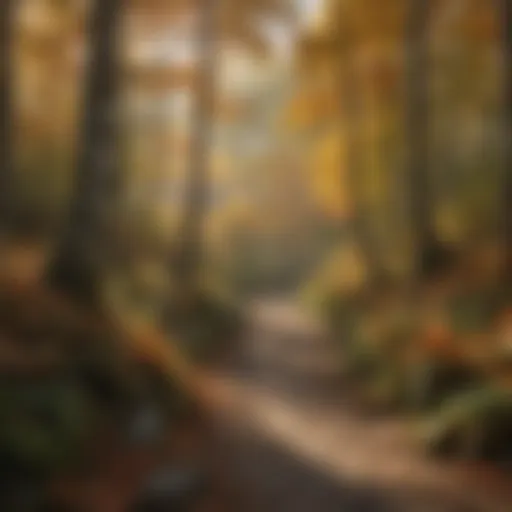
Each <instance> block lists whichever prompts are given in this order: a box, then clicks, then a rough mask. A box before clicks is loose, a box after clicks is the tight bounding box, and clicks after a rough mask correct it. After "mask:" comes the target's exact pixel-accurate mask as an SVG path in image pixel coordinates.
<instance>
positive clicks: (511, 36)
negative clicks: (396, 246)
mask: <svg viewBox="0 0 512 512" xmlns="http://www.w3.org/2000/svg"><path fill="white" fill-rule="evenodd" d="M500 2H501V5H502V9H501V11H502V12H501V17H502V19H503V53H504V57H505V58H504V68H503V69H504V70H503V73H504V100H505V101H504V110H505V133H506V137H505V146H504V150H505V155H504V157H505V158H504V164H505V173H504V176H505V180H504V184H503V200H504V214H505V218H504V248H505V249H504V250H505V279H506V282H507V284H508V285H509V286H510V285H512V2H511V1H510V0H500Z"/></svg>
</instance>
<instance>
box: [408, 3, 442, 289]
mask: <svg viewBox="0 0 512 512" xmlns="http://www.w3.org/2000/svg"><path fill="white" fill-rule="evenodd" d="M408 3H409V12H408V18H407V35H406V45H407V48H406V51H407V55H406V59H407V60H406V75H407V92H406V95H407V98H406V101H407V106H406V116H407V122H406V130H407V131H406V141H407V153H408V162H407V176H408V180H409V201H410V205H411V208H410V212H411V223H412V229H413V231H414V233H413V244H414V261H413V273H414V277H415V279H416V280H421V279H422V278H423V277H424V275H425V271H426V266H428V265H427V260H428V259H429V253H430V252H431V250H432V247H433V246H434V245H435V243H436V242H435V234H434V231H433V229H432V218H431V213H432V212H431V207H432V204H431V202H432V197H431V190H430V183H429V179H428V170H429V133H428V108H429V106H428V80H427V78H428V35H427V32H428V30H427V28H428V18H429V7H430V6H429V3H430V0H409V2H408Z"/></svg>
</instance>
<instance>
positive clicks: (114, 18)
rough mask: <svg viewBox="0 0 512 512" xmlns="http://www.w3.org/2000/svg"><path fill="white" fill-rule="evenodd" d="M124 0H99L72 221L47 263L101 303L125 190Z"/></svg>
mask: <svg viewBox="0 0 512 512" xmlns="http://www.w3.org/2000/svg"><path fill="white" fill-rule="evenodd" d="M122 1H123V0H96V1H95V2H94V5H93V7H92V15H91V16H92V18H91V25H90V29H89V31H90V38H91V43H90V45H91V50H90V57H89V59H90V60H89V67H88V74H87V76H86V86H85V87H86V89H85V98H84V104H83V109H84V111H83V125H82V137H81V140H80V147H79V153H78V158H77V163H76V176H75V186H74V190H73V195H72V199H71V207H70V215H69V220H68V223H67V227H66V229H65V231H64V233H63V236H62V239H61V241H60V244H59V248H58V250H57V254H56V257H55V259H54V261H53V262H52V263H51V265H50V268H49V269H48V278H49V281H50V283H51V285H53V286H54V287H55V288H57V289H59V290H60V291H62V292H64V293H66V294H68V295H69V296H71V297H72V298H74V299H77V300H79V301H82V302H85V303H88V304H89V305H96V304H97V303H98V300H99V294H100V283H101V279H102V270H103V266H104V259H105V251H104V248H105V245H106V244H108V243H109V235H110V234H111V233H110V228H111V227H112V226H111V224H110V223H111V222H112V220H113V217H112V213H113V211H114V208H115V205H116V202H117V201H116V199H117V195H118V193H119V191H120V177H121V175H120V155H119V147H118V135H119V126H118V123H119V105H118V80H119V60H118V53H117V50H118V48H117V39H118V28H119V21H120V14H121V5H122Z"/></svg>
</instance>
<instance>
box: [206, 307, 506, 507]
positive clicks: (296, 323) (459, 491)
mask: <svg viewBox="0 0 512 512" xmlns="http://www.w3.org/2000/svg"><path fill="white" fill-rule="evenodd" d="M251 318H252V321H251V325H250V327H249V329H248V332H247V334H246V336H245V337H244V339H243V342H242V344H241V345H240V347H239V350H238V352H237V354H236V355H235V356H234V357H233V360H232V361H231V362H230V363H229V364H227V365H226V367H225V368H224V369H223V370H222V371H218V372H216V373H213V374H211V375H208V376H207V377H206V379H205V381H204V383H203V386H204V388H205V392H206V393H207V394H208V396H209V397H210V401H211V402H210V405H211V411H212V414H213V417H214V423H215V428H216V433H217V436H218V440H219V443H218V444H219V446H218V450H219V453H218V458H219V460H220V461H222V462H221V465H222V466H223V469H224V471H225V472H227V473H228V478H229V480H230V482H231V484H232V486H233V488H234V489H235V490H236V491H237V493H238V495H239V503H238V505H237V508H236V510H237V512H253V511H254V512H262V511H266V512H273V511H275V512H310V511H315V512H331V511H332V512H340V511H344V512H352V511H353V512H365V511H369V512H370V511H371V512H380V511H390V512H402V511H403V512H422V511H425V512H427V511H428V512H466V511H467V512H470V511H471V512H473V511H474V512H480V511H481V512H501V511H503V512H509V511H510V510H512V497H511V495H510V491H508V489H507V488H508V487H510V488H512V487H511V486H508V485H507V482H503V481H501V480H497V479H496V478H495V477H494V475H492V474H491V473H489V472H487V471H485V470H483V469H481V468H479V469H478V470H476V469H473V470H469V469H468V468H467V467H466V468H461V467H453V466H452V467H449V466H447V465H446V464H441V463H436V462H434V461H430V460H427V459H426V457H425V456H424V455H423V454H422V453H421V451H420V450H419V448H418V447H417V446H415V444H414V442H413V439H412V437H411V435H410V430H409V429H408V428H407V426H406V425H405V422H404V421H400V420H397V419H385V418H378V419H368V418H365V417H363V416H362V415H361V414H360V413H358V412H356V410H355V409H354V408H353V407H352V406H351V405H350V401H349V400H348V399H347V397H346V396H344V393H343V387H344V386H343V383H342V382H341V378H340V372H339V371H338V367H337V361H338V359H339V358H338V357H337V356H336V355H335V354H334V351H333V348H332V347H331V345H330V344H329V343H328V341H327V337H326V336H325V335H324V333H322V330H321V326H319V325H317V324H316V323H315V322H314V319H311V318H308V317H307V315H305V314H304V312H302V311H301V310H300V309H299V308H298V307H296V306H293V305H292V304H290V303H288V302H286V301H282V300H264V301H261V302H257V303H255V304H253V306H252V316H251Z"/></svg>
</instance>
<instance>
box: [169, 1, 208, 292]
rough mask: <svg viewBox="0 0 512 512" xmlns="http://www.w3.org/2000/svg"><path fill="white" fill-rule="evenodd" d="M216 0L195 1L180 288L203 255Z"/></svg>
mask: <svg viewBox="0 0 512 512" xmlns="http://www.w3.org/2000/svg"><path fill="white" fill-rule="evenodd" d="M216 7H217V2H216V1H215V0H213V1H210V0H200V1H199V2H198V9H199V11H198V29H197V30H198V42H197V44H198V54H199V62H198V73H197V77H196V91H195V98H196V99H195V112H194V117H193V124H192V140H191V143H190V156H189V169H188V181H187V188H186V192H185V194H186V196H185V211H184V213H183V223H182V227H181V232H180V235H181V240H180V241H179V247H178V254H177V255H176V256H177V261H176V265H177V268H176V269H175V270H176V275H177V277H178V279H179V281H180V290H181V291H189V290H190V287H192V288H194V286H193V283H192V280H194V279H195V278H197V272H198V268H199V266H200V264H201V258H202V247H201V244H202V240H203V233H202V230H203V217H204V213H205V209H206V204H207V195H208V167H209V165H208V164H209V148H210V140H211V135H212V118H213V106H214V105H213V102H214V96H215V53H216V41H215V38H216V34H217V31H216V27H215V25H216V14H217V8H216Z"/></svg>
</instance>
